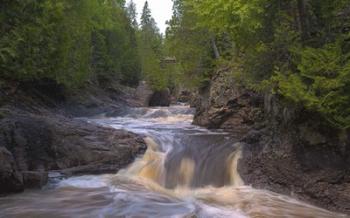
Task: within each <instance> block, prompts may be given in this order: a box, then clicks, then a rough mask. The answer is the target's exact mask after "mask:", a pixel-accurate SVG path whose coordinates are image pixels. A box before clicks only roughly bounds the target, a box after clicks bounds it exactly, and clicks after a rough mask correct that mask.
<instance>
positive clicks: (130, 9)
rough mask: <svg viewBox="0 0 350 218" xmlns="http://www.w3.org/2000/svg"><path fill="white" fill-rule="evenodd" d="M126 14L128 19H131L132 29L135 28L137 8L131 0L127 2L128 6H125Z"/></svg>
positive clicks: (136, 24)
mask: <svg viewBox="0 0 350 218" xmlns="http://www.w3.org/2000/svg"><path fill="white" fill-rule="evenodd" d="M126 11H127V15H128V18H129V20H130V21H131V24H132V26H133V27H134V29H137V28H138V26H139V24H138V22H137V10H136V4H135V3H134V1H133V0H130V2H129V3H128V6H127V8H126Z"/></svg>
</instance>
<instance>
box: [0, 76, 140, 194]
mask: <svg viewBox="0 0 350 218" xmlns="http://www.w3.org/2000/svg"><path fill="white" fill-rule="evenodd" d="M67 93H69V94H67ZM0 102H1V106H0V117H1V118H0V195H4V194H9V193H15V192H21V191H23V190H24V189H27V188H40V187H42V186H43V185H45V184H46V182H47V179H48V171H58V172H61V173H63V174H65V175H67V176H71V175H78V174H101V173H114V172H117V171H118V170H119V169H121V168H123V167H125V166H126V165H128V164H130V163H131V162H132V161H133V160H134V158H135V157H136V156H137V155H139V154H142V153H143V152H144V151H145V150H146V144H145V142H144V141H143V138H142V137H140V136H137V135H135V134H132V133H129V132H126V131H122V130H116V129H112V128H106V127H102V126H98V125H96V124H91V123H88V122H86V121H84V120H81V119H75V118H74V117H76V116H92V115H96V114H101V113H104V114H107V115H111V116H112V115H117V114H122V113H125V112H126V111H127V110H128V107H131V106H140V105H141V103H140V102H139V101H138V99H137V98H135V97H134V90H132V89H131V88H128V87H121V86H120V85H118V84H111V85H110V86H108V87H105V88H104V89H102V88H99V87H97V86H96V85H91V86H89V85H87V86H86V88H84V89H79V90H76V91H69V92H66V90H64V89H63V88H62V87H60V86H58V85H56V84H52V83H51V82H50V81H40V82H36V83H27V84H18V83H15V82H13V83H11V82H6V83H3V84H1V87H0Z"/></svg>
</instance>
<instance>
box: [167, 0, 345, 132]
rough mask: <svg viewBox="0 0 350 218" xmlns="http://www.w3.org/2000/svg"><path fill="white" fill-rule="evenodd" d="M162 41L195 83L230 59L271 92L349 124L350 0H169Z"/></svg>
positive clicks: (236, 72)
mask: <svg viewBox="0 0 350 218" xmlns="http://www.w3.org/2000/svg"><path fill="white" fill-rule="evenodd" d="M173 11H174V14H173V18H172V20H171V21H169V28H168V30H167V38H166V42H167V46H168V47H169V48H170V49H168V51H170V53H171V54H173V55H175V56H176V57H177V59H178V62H179V63H180V64H181V66H182V69H183V70H184V73H185V77H186V78H192V81H196V83H194V84H195V85H196V86H199V85H205V84H206V81H208V80H209V79H210V77H211V75H212V73H213V72H215V69H216V68H220V67H223V66H229V67H230V69H232V76H233V77H235V78H236V80H237V81H238V82H240V84H242V85H243V86H245V87H248V88H251V89H254V90H256V91H258V92H262V93H263V92H264V93H265V92H272V93H276V94H279V95H281V96H282V97H284V99H285V100H287V101H289V102H291V103H293V104H297V105H300V106H301V107H305V108H307V109H308V110H311V111H314V112H318V113H320V114H321V115H323V117H324V118H325V119H326V120H328V122H329V123H330V124H332V125H334V126H336V127H339V128H349V127H350V2H349V1H347V0H324V1H318V0H292V1H284V0H254V1H242V0H216V1H211V0H202V1H196V0H174V10H173Z"/></svg>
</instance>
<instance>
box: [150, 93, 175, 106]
mask: <svg viewBox="0 0 350 218" xmlns="http://www.w3.org/2000/svg"><path fill="white" fill-rule="evenodd" d="M170 103H171V95H170V90H169V89H164V90H161V91H155V92H154V93H153V94H152V96H151V98H150V99H149V102H148V106H150V107H157V106H159V107H169V106H170Z"/></svg>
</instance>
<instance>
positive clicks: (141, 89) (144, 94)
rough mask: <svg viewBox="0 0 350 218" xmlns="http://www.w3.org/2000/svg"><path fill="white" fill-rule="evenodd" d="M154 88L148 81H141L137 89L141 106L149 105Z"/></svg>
mask: <svg viewBox="0 0 350 218" xmlns="http://www.w3.org/2000/svg"><path fill="white" fill-rule="evenodd" d="M152 94H153V90H152V89H151V87H150V86H149V85H148V84H147V82H146V81H141V82H140V84H139V86H138V87H137V89H136V99H138V101H139V102H140V106H143V107H147V106H148V104H149V101H150V99H151V97H152Z"/></svg>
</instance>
